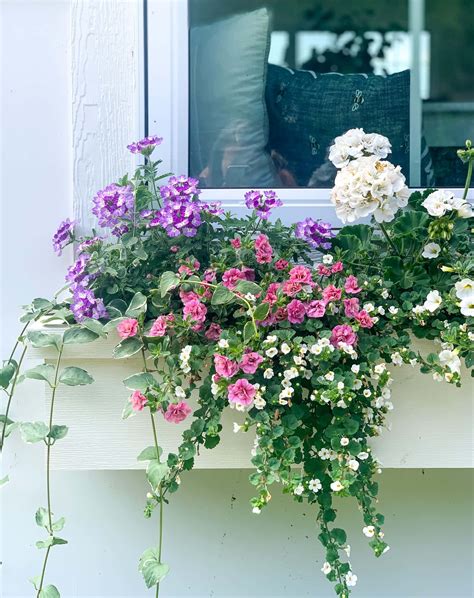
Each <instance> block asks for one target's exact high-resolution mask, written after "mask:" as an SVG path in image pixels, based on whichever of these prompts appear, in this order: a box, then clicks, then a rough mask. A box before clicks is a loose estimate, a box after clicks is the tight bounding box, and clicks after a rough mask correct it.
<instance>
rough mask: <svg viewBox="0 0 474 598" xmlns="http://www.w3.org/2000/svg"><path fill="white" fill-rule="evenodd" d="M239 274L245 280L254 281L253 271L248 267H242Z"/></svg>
mask: <svg viewBox="0 0 474 598" xmlns="http://www.w3.org/2000/svg"><path fill="white" fill-rule="evenodd" d="M241 272H242V274H243V275H244V278H245V280H255V270H254V269H253V268H249V267H248V266H242V268H241Z"/></svg>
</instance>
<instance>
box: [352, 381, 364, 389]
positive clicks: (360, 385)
mask: <svg viewBox="0 0 474 598" xmlns="http://www.w3.org/2000/svg"><path fill="white" fill-rule="evenodd" d="M352 388H353V389H354V390H360V389H361V388H362V380H354V386H353V387H352Z"/></svg>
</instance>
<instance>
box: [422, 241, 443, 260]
mask: <svg viewBox="0 0 474 598" xmlns="http://www.w3.org/2000/svg"><path fill="white" fill-rule="evenodd" d="M440 251H441V247H440V246H439V245H438V243H427V244H426V245H425V246H424V247H423V253H422V254H421V255H422V256H423V257H426V258H427V259H429V260H432V259H434V258H435V257H438V255H439V252H440Z"/></svg>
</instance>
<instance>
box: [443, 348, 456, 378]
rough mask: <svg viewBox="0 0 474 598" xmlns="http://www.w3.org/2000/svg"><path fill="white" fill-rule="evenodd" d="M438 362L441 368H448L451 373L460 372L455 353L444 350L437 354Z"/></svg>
mask: <svg viewBox="0 0 474 598" xmlns="http://www.w3.org/2000/svg"><path fill="white" fill-rule="evenodd" d="M439 362H440V364H441V365H442V366H443V367H447V368H449V369H450V370H451V371H452V372H457V373H458V374H459V373H460V372H461V360H460V359H459V357H458V355H457V353H456V352H455V351H450V350H449V349H445V350H444V351H441V353H440V354H439Z"/></svg>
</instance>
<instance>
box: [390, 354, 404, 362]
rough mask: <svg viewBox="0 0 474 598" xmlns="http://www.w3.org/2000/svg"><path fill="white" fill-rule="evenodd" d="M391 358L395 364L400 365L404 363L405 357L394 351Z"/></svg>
mask: <svg viewBox="0 0 474 598" xmlns="http://www.w3.org/2000/svg"><path fill="white" fill-rule="evenodd" d="M390 358H391V360H392V363H393V364H394V365H398V366H400V365H403V357H402V356H401V355H400V353H399V352H398V351H396V352H395V353H392V355H391V356H390Z"/></svg>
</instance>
